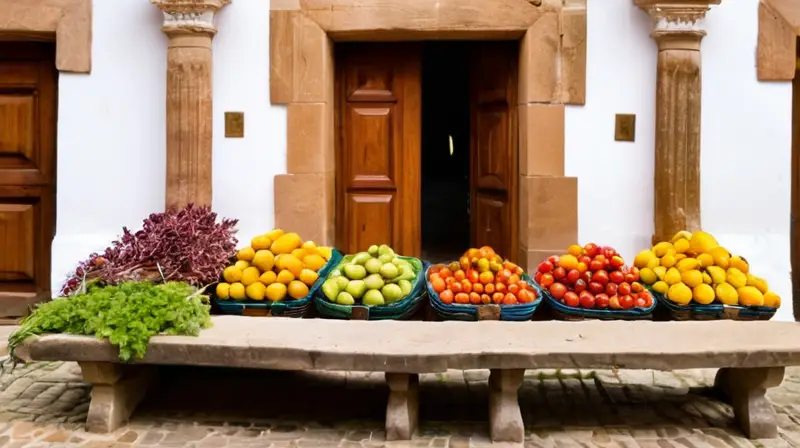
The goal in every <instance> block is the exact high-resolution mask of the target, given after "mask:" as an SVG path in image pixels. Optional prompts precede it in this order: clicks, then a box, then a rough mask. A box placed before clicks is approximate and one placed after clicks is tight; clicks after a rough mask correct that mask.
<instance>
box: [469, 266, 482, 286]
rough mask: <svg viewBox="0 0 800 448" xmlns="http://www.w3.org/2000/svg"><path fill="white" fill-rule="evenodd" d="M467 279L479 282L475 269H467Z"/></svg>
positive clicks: (471, 281)
mask: <svg viewBox="0 0 800 448" xmlns="http://www.w3.org/2000/svg"><path fill="white" fill-rule="evenodd" d="M467 280H469V281H470V283H478V282H480V274H479V273H478V271H476V270H475V269H470V270H469V271H467Z"/></svg>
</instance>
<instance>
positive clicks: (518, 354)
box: [23, 316, 800, 373]
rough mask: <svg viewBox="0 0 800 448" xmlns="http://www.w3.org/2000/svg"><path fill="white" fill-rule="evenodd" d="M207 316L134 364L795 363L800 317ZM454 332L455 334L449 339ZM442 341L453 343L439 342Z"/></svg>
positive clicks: (71, 348)
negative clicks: (194, 331)
mask: <svg viewBox="0 0 800 448" xmlns="http://www.w3.org/2000/svg"><path fill="white" fill-rule="evenodd" d="M213 322H214V326H213V327H212V328H210V329H208V330H205V331H203V332H202V333H201V335H200V336H199V337H196V338H194V337H183V336H159V337H156V338H153V339H152V341H151V343H150V346H149V348H148V351H147V355H146V356H145V358H144V359H143V360H142V361H141V362H142V363H144V364H177V365H202V366H228V367H246V368H263V369H275V370H353V371H378V372H387V371H389V372H400V373H402V372H408V373H417V372H444V371H446V370H447V369H463V370H468V369H541V368H573V369H603V368H619V369H655V370H673V369H691V368H714V367H767V366H793V365H800V346H798V345H797V341H798V340H800V325H797V324H795V323H789V322H733V321H714V322H622V321H617V322H592V321H588V322H557V321H554V322H525V323H509V322H481V323H474V322H395V321H388V322H379V321H378V322H369V321H365V322H360V321H332V320H322V319H289V318H269V320H268V321H265V320H264V319H263V318H250V317H238V316H214V317H213ZM476 326H480V328H479V329H478V328H477V327H476ZM476 330H479V331H476ZM454 334H457V335H459V338H458V339H456V340H453V338H452V335H454ZM445 340H447V341H450V342H449V343H448V344H442V343H441V341H445ZM23 348H24V349H27V350H23V351H27V352H28V353H29V355H30V358H31V359H32V360H36V361H83V362H86V361H89V362H117V360H118V357H117V350H116V349H115V348H114V347H113V346H111V345H110V344H109V343H107V342H105V341H102V340H98V339H95V338H92V337H82V336H69V335H49V336H43V337H40V338H37V339H33V340H31V341H29V342H28V343H26V344H25V345H24V346H23Z"/></svg>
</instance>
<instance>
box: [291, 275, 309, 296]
mask: <svg viewBox="0 0 800 448" xmlns="http://www.w3.org/2000/svg"><path fill="white" fill-rule="evenodd" d="M287 289H288V292H289V297H291V298H293V299H302V298H303V297H305V296H307V295H308V286H306V284H305V283H303V282H301V281H299V280H292V281H291V282H289V287H288V288H287Z"/></svg>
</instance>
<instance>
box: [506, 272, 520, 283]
mask: <svg viewBox="0 0 800 448" xmlns="http://www.w3.org/2000/svg"><path fill="white" fill-rule="evenodd" d="M519 280H520V278H519V275H517V274H511V277H509V278H508V284H509V285H516V284H517V283H519Z"/></svg>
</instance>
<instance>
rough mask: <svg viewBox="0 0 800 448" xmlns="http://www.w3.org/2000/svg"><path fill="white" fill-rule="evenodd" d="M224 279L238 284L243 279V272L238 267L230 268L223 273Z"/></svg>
mask: <svg viewBox="0 0 800 448" xmlns="http://www.w3.org/2000/svg"><path fill="white" fill-rule="evenodd" d="M222 278H224V279H225V281H226V282H228V283H236V282H238V281H239V280H241V279H242V270H241V269H239V268H238V267H236V266H228V267H227V268H225V270H224V271H222Z"/></svg>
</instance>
